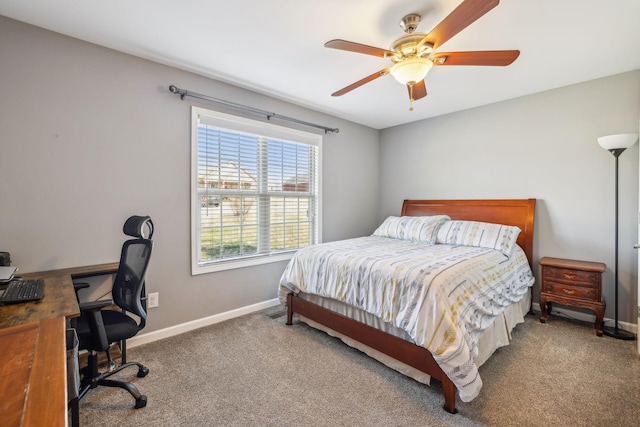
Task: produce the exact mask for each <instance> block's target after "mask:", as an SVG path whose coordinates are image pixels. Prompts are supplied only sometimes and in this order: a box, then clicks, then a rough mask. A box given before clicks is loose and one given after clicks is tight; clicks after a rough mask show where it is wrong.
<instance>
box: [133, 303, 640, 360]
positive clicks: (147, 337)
mask: <svg viewBox="0 0 640 427" xmlns="http://www.w3.org/2000/svg"><path fill="white" fill-rule="evenodd" d="M278 304H280V300H279V299H278V298H274V299H272V300H268V301H263V302H260V303H257V304H253V305H249V306H246V307H241V308H238V309H235V310H231V311H227V312H224V313H220V314H215V315H213V316H209V317H204V318H202V319H198V320H193V321H191V322H186V323H182V324H180V325H175V326H170V327H168V328H165V329H160V330H157V331H153V332H149V333H146V334H141V335H136V336H135V337H133V338H131V339H128V340H127V346H128V347H129V348H132V347H136V346H139V345H142V344H147V343H150V342H154V341H157V340H161V339H163V338H169V337H172V336H174V335H179V334H182V333H185V332H189V331H193V330H194V329H198V328H202V327H204V326H209V325H214V324H216V323H220V322H224V321H225V320H229V319H233V318H235V317H240V316H244V315H245V314H249V313H253V312H254V311H260V310H264V309H266V308H269V307H275V306H276V305H278ZM533 309H534V310H537V311H538V312H539V311H540V305H539V304H538V303H537V302H534V303H533ZM553 312H554V313H560V314H562V315H564V316H566V317H569V318H572V319H576V320H580V321H584V322H589V323H592V322H595V320H596V316H595V315H593V314H589V313H582V312H578V311H573V310H570V309H567V308H564V307H558V306H557V305H556V306H554V307H553ZM604 320H605V321H609V322H612V321H613V319H609V318H605V319H604ZM618 325H619V326H620V327H621V328H622V329H624V330H626V331H629V332H633V333H634V334H637V333H638V327H637V325H636V324H635V323H628V322H618Z"/></svg>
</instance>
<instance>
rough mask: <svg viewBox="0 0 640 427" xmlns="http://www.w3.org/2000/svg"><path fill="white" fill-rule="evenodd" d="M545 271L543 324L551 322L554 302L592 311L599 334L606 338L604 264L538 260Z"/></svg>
mask: <svg viewBox="0 0 640 427" xmlns="http://www.w3.org/2000/svg"><path fill="white" fill-rule="evenodd" d="M538 264H540V269H541V280H542V283H541V285H540V310H541V311H542V316H540V322H542V323H545V322H546V321H547V315H548V313H550V312H551V303H552V302H556V303H558V304H562V305H569V306H572V307H581V308H588V309H591V310H593V311H594V312H595V313H596V324H595V328H596V335H598V336H599V337H601V336H602V320H603V318H604V309H605V307H606V303H605V301H604V298H603V297H602V273H603V272H604V271H605V269H606V265H605V264H603V263H601V262H588V261H575V260H571V259H561V258H548V257H544V258H542V259H540V261H538Z"/></svg>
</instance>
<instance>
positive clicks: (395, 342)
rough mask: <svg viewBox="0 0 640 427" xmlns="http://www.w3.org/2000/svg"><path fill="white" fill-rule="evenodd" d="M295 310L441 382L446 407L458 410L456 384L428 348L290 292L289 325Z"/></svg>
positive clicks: (288, 304)
mask: <svg viewBox="0 0 640 427" xmlns="http://www.w3.org/2000/svg"><path fill="white" fill-rule="evenodd" d="M294 313H297V314H299V315H301V316H304V317H306V318H308V319H311V320H313V321H315V322H318V323H320V324H322V325H324V326H326V327H328V328H331V329H333V330H334V331H336V332H340V333H341V334H343V335H346V336H348V337H349V338H352V339H354V340H356V341H358V342H361V343H362V344H365V345H367V346H369V347H371V348H373V349H376V350H378V351H380V352H382V353H384V354H386V355H388V356H390V357H393V358H394V359H396V360H399V361H401V362H403V363H405V364H407V365H409V366H411V367H413V368H415V369H418V370H420V371H422V372H424V373H426V374H428V375H430V376H431V377H432V378H435V379H436V380H438V381H440V382H441V383H442V389H443V393H444V401H445V403H444V406H443V408H444V409H445V411H447V412H450V413H452V414H455V413H456V412H457V409H456V387H455V385H454V384H453V382H452V381H451V380H450V379H449V377H447V375H446V374H445V373H444V372H443V371H442V369H440V366H438V364H437V363H436V361H435V360H434V359H433V356H432V354H431V352H429V350H427V349H426V348H423V347H419V346H417V345H415V344H413V343H410V342H408V341H405V340H403V339H401V338H398V337H395V336H393V335H390V334H388V333H386V332H383V331H380V330H378V329H375V328H372V327H371V326H368V325H365V324H364V323H360V322H358V321H356V320H353V319H349V318H348V317H345V316H343V315H341V314H338V313H336V312H333V311H331V310H328V309H326V308H324V307H320V306H318V305H316V304H313V303H311V302H309V301H306V300H303V299H301V298H298V297H297V296H296V295H295V294H293V293H289V294H288V295H287V325H291V324H292V323H293V314H294Z"/></svg>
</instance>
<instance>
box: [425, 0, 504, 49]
mask: <svg viewBox="0 0 640 427" xmlns="http://www.w3.org/2000/svg"><path fill="white" fill-rule="evenodd" d="M499 3H500V0H464V1H463V2H462V3H460V5H459V6H458V7H457V8H455V9H454V11H453V12H451V13H450V14H449V15H448V16H447V17H446V18H444V19H443V20H442V21H441V22H440V23H439V24H438V25H436V27H435V28H434V29H433V30H431V32H430V33H429V34H427V36H426V37H425V38H424V39H422V40H421V41H420V43H418V47H420V46H422V45H423V44H425V43H431V44H433V48H434V49H437V48H438V46H440V45H442V44H443V43H444V42H446V41H447V40H449V39H450V38H451V37H453V36H455V35H456V34H458V33H459V32H460V31H462V30H464V29H465V28H467V27H468V26H469V25H471V24H472V23H474V22H475V21H476V20H477V19H479V18H480V17H481V16H482V15H484V14H485V13H487V12H489V11H490V10H491V9H493V8H494V7H496V6H497V5H498V4H499Z"/></svg>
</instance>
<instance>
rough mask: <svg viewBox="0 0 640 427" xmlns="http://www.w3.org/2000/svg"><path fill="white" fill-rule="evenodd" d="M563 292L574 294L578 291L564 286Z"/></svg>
mask: <svg viewBox="0 0 640 427" xmlns="http://www.w3.org/2000/svg"><path fill="white" fill-rule="evenodd" d="M562 292H564V293H565V294H569V295H573V294H575V293H576V291H574V290H573V289H566V288H562Z"/></svg>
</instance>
